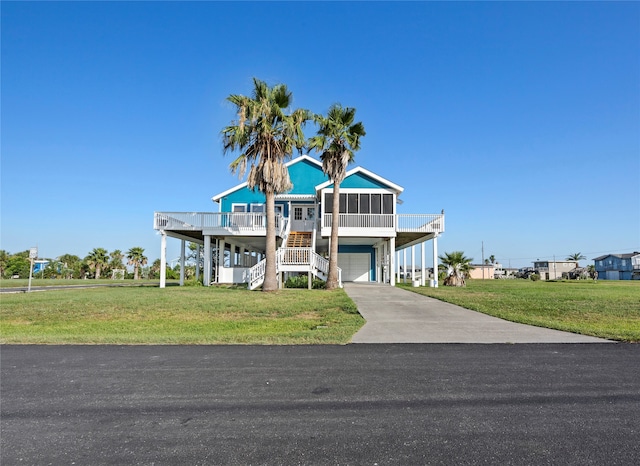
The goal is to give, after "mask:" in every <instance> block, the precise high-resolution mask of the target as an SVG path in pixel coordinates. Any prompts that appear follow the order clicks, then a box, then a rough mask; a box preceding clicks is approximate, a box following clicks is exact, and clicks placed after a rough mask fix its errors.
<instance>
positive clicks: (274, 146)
mask: <svg viewBox="0 0 640 466" xmlns="http://www.w3.org/2000/svg"><path fill="white" fill-rule="evenodd" d="M253 86H254V89H253V94H252V96H251V97H247V96H244V95H238V94H232V95H230V96H229V97H227V100H228V101H229V102H231V103H232V104H234V105H235V106H236V107H237V111H238V120H237V121H233V122H232V124H231V125H229V126H227V127H226V128H224V129H223V130H222V140H223V147H224V153H227V152H234V151H239V152H240V155H239V156H238V157H237V158H236V159H235V160H234V161H233V162H231V164H230V165H229V168H230V169H231V172H232V173H238V174H239V176H240V177H243V176H244V174H245V172H246V171H247V168H248V169H249V173H248V175H247V186H248V187H249V189H252V190H256V189H257V190H258V191H260V192H261V193H263V194H264V195H265V201H266V215H267V225H266V229H267V231H266V247H265V261H266V264H265V277H264V283H263V285H262V290H263V291H275V290H277V289H278V280H277V276H276V223H275V218H276V216H275V195H276V194H279V193H283V192H286V191H288V190H289V189H291V180H290V179H289V171H288V170H287V167H286V166H285V165H284V163H285V161H286V160H287V159H289V158H291V156H292V154H293V149H294V148H297V149H298V150H299V151H302V149H303V148H304V145H305V142H306V139H305V137H304V133H303V132H302V128H303V127H304V124H305V123H306V122H307V121H308V120H309V119H310V117H311V114H310V113H309V111H308V110H304V109H297V110H294V111H293V112H291V113H286V112H287V110H288V109H289V106H290V105H291V102H292V100H293V98H292V95H291V92H289V90H288V89H287V86H286V85H284V84H276V85H275V86H273V87H269V86H268V85H267V84H266V83H265V82H263V81H260V80H259V79H257V78H253Z"/></svg>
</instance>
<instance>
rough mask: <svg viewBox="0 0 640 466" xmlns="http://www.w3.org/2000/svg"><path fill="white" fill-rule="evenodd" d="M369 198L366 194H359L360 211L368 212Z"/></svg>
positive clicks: (362, 212)
mask: <svg viewBox="0 0 640 466" xmlns="http://www.w3.org/2000/svg"><path fill="white" fill-rule="evenodd" d="M369 201H370V199H369V195H368V194H360V213H361V214H369V213H371V211H370V204H371V203H370V202H369Z"/></svg>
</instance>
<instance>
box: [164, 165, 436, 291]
mask: <svg viewBox="0 0 640 466" xmlns="http://www.w3.org/2000/svg"><path fill="white" fill-rule="evenodd" d="M286 166H287V168H288V170H289V176H290V178H291V181H292V183H293V188H292V189H291V191H289V192H287V193H282V194H277V195H276V197H275V211H276V236H277V237H276V242H277V253H276V269H277V271H278V274H279V276H281V275H282V274H298V273H305V274H312V275H315V276H316V277H318V278H320V279H323V280H325V279H326V274H327V271H328V260H327V257H328V254H329V241H330V236H331V222H332V208H333V183H332V182H331V181H330V180H329V178H328V177H327V175H326V174H325V173H324V172H323V171H322V164H321V163H320V162H319V161H318V160H316V159H313V158H311V157H309V156H306V155H303V156H300V157H298V158H295V159H293V160H291V161H290V162H288V163H287V164H286ZM402 191H403V188H402V187H400V186H398V185H397V184H395V183H393V182H391V181H389V180H387V179H385V178H383V177H381V176H379V175H377V174H375V173H372V172H370V171H368V170H366V169H364V168H362V167H356V168H353V169H352V170H349V171H348V172H347V174H346V177H345V178H344V180H343V181H342V184H341V187H340V199H339V219H338V221H339V229H338V234H339V246H338V266H339V268H340V270H339V273H340V274H341V281H343V282H348V281H353V282H378V283H388V284H389V285H391V286H393V285H395V280H396V271H397V270H398V267H397V266H398V265H399V264H398V260H397V255H398V253H399V252H402V254H403V256H404V255H405V254H406V251H407V250H408V251H412V249H411V248H412V247H413V246H415V245H423V255H424V244H423V243H425V242H427V241H431V242H432V244H433V256H434V263H436V264H437V238H438V236H439V235H440V234H441V233H442V232H443V231H444V212H442V213H439V214H429V213H426V214H425V213H413V214H399V213H397V211H396V206H397V204H398V203H399V200H398V196H399V195H400V194H401V193H402ZM212 200H213V202H215V203H216V204H218V205H219V212H155V215H154V228H155V229H156V230H159V232H160V233H161V236H162V246H161V270H160V283H161V286H163V285H164V273H165V271H164V270H163V267H162V265H163V264H165V263H166V238H167V237H172V238H177V239H179V240H181V241H182V244H181V251H182V252H181V262H182V261H184V250H185V245H184V243H185V241H189V242H192V243H196V244H197V245H198V246H199V247H201V248H204V277H203V278H204V280H203V281H204V284H205V286H208V285H210V284H211V283H220V284H223V283H246V284H247V285H248V287H249V288H250V289H254V288H256V287H258V286H260V285H261V284H262V282H263V280H264V273H265V271H264V269H265V259H264V256H265V248H266V216H265V196H264V194H262V193H260V192H258V191H252V190H251V189H249V187H248V186H247V183H246V182H245V183H241V184H239V185H237V186H234V187H232V188H230V189H228V190H226V191H223V192H221V193H220V194H217V195H215V196H214V197H213V198H212ZM215 256H217V260H216V257H215ZM411 262H412V265H411V266H409V265H408V264H407V263H406V260H404V261H403V266H404V268H405V269H407V270H411V269H410V268H409V267H413V259H412V261H411ZM422 263H423V264H424V259H423V260H422ZM407 275H408V274H407ZM411 275H412V276H413V275H414V274H411ZM425 276H426V273H425V274H421V281H422V284H424V280H425V278H426V277H425ZM281 278H282V277H281ZM182 281H183V280H182V277H181V282H182ZM282 281H283V280H281V283H282ZM436 285H437V281H436Z"/></svg>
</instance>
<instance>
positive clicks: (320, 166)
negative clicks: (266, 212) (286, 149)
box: [211, 154, 322, 202]
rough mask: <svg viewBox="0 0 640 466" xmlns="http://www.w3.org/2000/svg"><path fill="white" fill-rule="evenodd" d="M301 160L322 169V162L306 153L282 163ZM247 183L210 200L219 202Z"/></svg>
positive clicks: (293, 162) (291, 163)
mask: <svg viewBox="0 0 640 466" xmlns="http://www.w3.org/2000/svg"><path fill="white" fill-rule="evenodd" d="M303 161H305V162H310V163H312V164H314V165H316V166H318V167H319V168H320V169H322V163H321V162H319V161H318V160H316V159H314V158H311V157H309V156H308V155H306V154H305V155H301V156H299V157H296V158H295V159H293V160H290V161H288V162H287V163H285V164H284V165H285V167H287V168H289V167H290V166H292V165H295V164H297V163H300V162H303ZM247 184H248V183H247V182H246V181H245V182H244V183H240V184H239V185H236V186H234V187H233V188H230V189H227V190H226V191H223V192H221V193H220V194H216V195H215V196H213V197H212V198H211V200H212V201H213V202H220V199H222V198H223V197H225V196H226V195H228V194H231V193H233V192H236V191H238V190H240V189H242V188H246V187H247Z"/></svg>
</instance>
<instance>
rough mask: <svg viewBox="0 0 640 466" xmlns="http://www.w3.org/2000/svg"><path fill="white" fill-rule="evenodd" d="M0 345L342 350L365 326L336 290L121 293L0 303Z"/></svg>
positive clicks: (4, 298) (22, 296)
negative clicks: (247, 346)
mask: <svg viewBox="0 0 640 466" xmlns="http://www.w3.org/2000/svg"><path fill="white" fill-rule="evenodd" d="M0 309H1V312H0V343H15V344H26V343H38V344H72V343H77V344H218V343H226V344H232V343H235V344H345V343H348V342H349V341H350V339H351V337H352V336H353V334H354V333H355V332H356V331H357V330H358V329H359V328H360V327H361V326H362V325H363V324H364V320H363V319H362V317H361V316H360V314H358V312H357V309H356V307H355V304H354V303H353V301H351V299H349V297H348V296H347V295H346V294H345V293H344V291H342V290H338V291H335V292H327V291H324V290H298V289H291V290H282V291H279V292H276V293H261V292H251V291H247V290H244V289H234V288H218V287H210V288H205V287H168V288H165V289H159V288H157V287H121V288H92V289H84V290H62V291H46V292H32V293H18V294H3V295H1V296H0Z"/></svg>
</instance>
